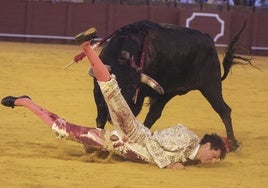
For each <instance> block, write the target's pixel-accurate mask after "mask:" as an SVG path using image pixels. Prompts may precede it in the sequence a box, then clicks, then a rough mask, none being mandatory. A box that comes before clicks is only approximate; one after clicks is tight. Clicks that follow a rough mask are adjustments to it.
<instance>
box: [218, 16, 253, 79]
mask: <svg viewBox="0 0 268 188" xmlns="http://www.w3.org/2000/svg"><path fill="white" fill-rule="evenodd" d="M246 25H247V21H246V20H245V22H244V24H243V27H242V28H241V30H240V31H239V32H238V33H237V34H236V35H235V36H234V37H233V40H232V41H231V43H230V44H229V46H228V48H227V49H226V51H225V57H224V59H223V68H224V73H223V75H222V78H221V80H222V81H223V80H224V79H225V78H226V77H227V75H228V73H229V71H230V69H231V67H232V66H233V65H234V64H245V63H242V62H237V61H235V59H239V60H243V61H245V62H246V64H250V65H251V58H246V57H241V56H236V55H235V54H234V53H235V50H236V49H235V48H234V46H235V44H236V43H237V41H238V40H239V38H240V35H241V33H242V32H243V31H244V29H245V27H246Z"/></svg>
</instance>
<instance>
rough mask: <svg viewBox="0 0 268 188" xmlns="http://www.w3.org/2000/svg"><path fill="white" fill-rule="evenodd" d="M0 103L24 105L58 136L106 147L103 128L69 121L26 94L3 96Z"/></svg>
mask: <svg viewBox="0 0 268 188" xmlns="http://www.w3.org/2000/svg"><path fill="white" fill-rule="evenodd" d="M1 103H2V104H3V105H4V106H7V107H14V106H23V107H26V108H27V109H29V110H30V111H31V112H33V113H34V114H35V115H36V116H37V117H39V118H40V119H41V120H43V121H44V122H45V123H46V124H47V125H48V126H49V127H50V128H51V129H52V130H53V131H54V132H55V133H56V134H57V135H58V136H59V137H65V138H67V139H70V140H73V141H76V142H78V143H81V144H83V145H85V146H88V147H91V148H93V149H96V150H103V149H105V148H106V146H105V144H104V143H105V139H106V138H105V137H106V134H105V133H106V131H105V130H103V129H97V128H90V127H84V126H79V125H75V124H72V123H69V122H67V121H65V120H64V119H62V118H60V117H59V116H58V115H56V114H54V113H52V112H49V111H48V110H46V109H44V108H42V107H40V106H39V105H37V104H36V103H34V102H33V101H32V100H31V99H30V98H29V97H28V96H21V97H12V96H8V97H5V98H3V99H2V101H1Z"/></svg>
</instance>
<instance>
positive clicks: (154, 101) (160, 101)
mask: <svg viewBox="0 0 268 188" xmlns="http://www.w3.org/2000/svg"><path fill="white" fill-rule="evenodd" d="M173 97H174V95H172V96H170V95H161V96H159V97H157V98H153V97H150V108H149V111H148V113H147V115H146V118H145V120H144V125H145V126H146V127H148V128H149V129H150V128H151V127H152V126H153V124H154V123H155V122H156V121H157V120H158V119H159V118H160V117H161V115H162V111H163V109H164V107H165V105H166V104H167V103H168V101H169V100H170V99H171V98H173Z"/></svg>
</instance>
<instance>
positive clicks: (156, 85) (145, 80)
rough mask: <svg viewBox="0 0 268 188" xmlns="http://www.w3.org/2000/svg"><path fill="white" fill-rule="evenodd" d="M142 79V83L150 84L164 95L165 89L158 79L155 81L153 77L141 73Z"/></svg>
mask: <svg viewBox="0 0 268 188" xmlns="http://www.w3.org/2000/svg"><path fill="white" fill-rule="evenodd" d="M140 81H141V83H144V84H147V85H148V86H150V87H151V88H153V89H154V90H156V91H157V92H158V93H159V94H161V95H163V94H164V93H165V92H164V89H163V88H162V86H161V85H160V84H159V83H158V82H157V81H155V80H154V79H152V78H151V77H149V76H147V75H145V74H142V73H141V80H140Z"/></svg>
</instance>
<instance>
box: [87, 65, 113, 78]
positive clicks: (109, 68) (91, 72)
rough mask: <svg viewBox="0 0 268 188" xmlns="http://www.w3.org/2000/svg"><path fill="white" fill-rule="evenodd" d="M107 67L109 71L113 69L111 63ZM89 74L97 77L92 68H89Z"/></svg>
mask: <svg viewBox="0 0 268 188" xmlns="http://www.w3.org/2000/svg"><path fill="white" fill-rule="evenodd" d="M105 67H106V69H107V70H108V71H109V72H110V71H111V70H112V68H111V66H110V65H105ZM88 74H89V76H92V77H95V75H94V73H93V69H92V68H90V69H89V70H88Z"/></svg>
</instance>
